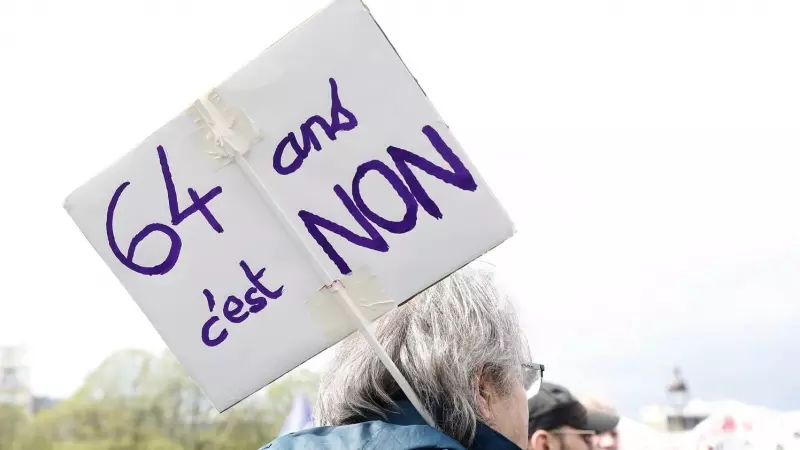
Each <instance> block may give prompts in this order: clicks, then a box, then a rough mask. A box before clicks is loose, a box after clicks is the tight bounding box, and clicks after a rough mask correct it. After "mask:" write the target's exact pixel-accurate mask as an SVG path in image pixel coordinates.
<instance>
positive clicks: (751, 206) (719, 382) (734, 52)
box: [0, 0, 800, 414]
mask: <svg viewBox="0 0 800 450" xmlns="http://www.w3.org/2000/svg"><path fill="white" fill-rule="evenodd" d="M366 3H367V5H368V6H369V7H370V8H371V10H372V12H373V14H374V15H375V17H376V18H377V20H378V21H379V23H380V24H381V25H382V26H383V28H384V30H385V31H386V33H387V34H388V36H389V38H390V39H391V40H392V42H393V43H394V45H395V47H396V48H397V50H398V51H399V53H400V55H401V56H402V57H403V58H404V60H405V62H406V63H407V65H408V66H409V68H410V69H411V71H412V72H413V73H414V75H415V76H416V77H417V79H418V80H419V81H420V83H421V85H422V87H423V88H424V89H425V91H426V93H427V94H428V95H429V97H430V98H431V99H432V101H433V102H434V104H435V105H436V107H437V108H438V110H439V112H440V113H441V115H442V116H443V117H444V119H445V120H446V121H447V122H448V124H449V125H450V127H451V128H452V130H453V131H454V133H455V134H456V136H457V137H458V138H459V140H460V142H461V144H462V145H463V146H464V148H465V149H466V151H467V152H468V153H469V155H470V157H471V158H472V160H473V162H474V163H475V164H476V165H477V166H478V168H479V169H480V171H481V173H482V175H483V176H484V177H485V178H486V179H487V181H488V183H489V184H490V185H491V187H492V188H493V189H494V191H495V193H496V194H497V195H498V197H499V198H500V200H501V201H502V202H503V204H504V205H505V206H506V207H507V209H508V210H509V212H510V213H511V216H512V218H513V219H514V220H515V221H516V223H517V226H518V229H519V234H518V235H517V236H515V237H514V238H513V239H512V240H510V241H509V242H507V243H506V244H504V245H503V246H501V247H500V248H499V249H497V250H496V251H494V252H492V253H490V254H489V255H487V256H486V258H485V259H487V260H489V261H491V262H493V263H495V264H496V265H497V266H498V270H499V272H500V274H501V275H502V276H503V277H504V279H505V281H506V283H507V286H508V288H509V289H510V290H511V292H512V293H514V294H515V295H516V299H517V300H518V302H519V304H520V309H521V312H522V315H523V319H524V321H525V324H526V325H525V326H526V332H527V333H528V335H529V337H530V339H531V341H532V344H533V349H534V353H535V356H536V359H537V361H539V362H542V363H545V364H546V365H547V366H548V371H547V376H548V377H549V378H551V379H555V380H557V381H562V382H564V383H566V384H567V385H568V386H570V387H572V388H573V389H574V390H576V391H579V392H591V393H595V394H600V395H603V396H606V397H608V398H610V399H612V400H614V401H615V402H616V403H617V404H618V405H620V406H621V407H622V408H623V409H624V410H625V411H626V412H628V413H629V414H637V413H638V408H639V407H640V406H642V405H644V404H646V403H652V402H661V401H663V400H664V397H665V394H664V386H665V385H666V383H667V382H668V381H669V379H670V373H671V368H672V366H674V365H676V364H678V365H680V366H682V367H683V368H684V372H685V374H686V376H687V377H688V380H689V383H690V386H691V387H692V388H693V389H694V391H695V394H696V395H698V396H700V397H703V398H707V399H719V398H738V399H740V400H743V401H746V402H751V403H758V404H764V405H766V406H773V407H780V408H784V409H800V376H798V370H800V362H798V358H797V355H798V354H800V351H799V350H800V327H798V323H800V307H798V305H800V276H798V274H800V176H798V172H800V82H798V80H800V60H798V57H797V55H798V54H800V28H799V27H798V26H797V24H798V23H800V3H798V2H796V1H794V0H786V1H770V0H750V1H746V0H717V1H710V0H670V1H654V0H627V1H626V0H560V1H557V2H551V1H548V2H544V1H522V0H519V1H511V0H492V1H486V0H484V1H480V2H478V1H469V0H416V1H410V0H402V1H401V0H368V1H367V2H366ZM325 4H326V2H325V1H322V0H271V1H249V0H224V1H223V0H137V1H129V2H122V1H114V2H109V1H103V0H72V1H69V2H64V1H61V0H2V1H1V2H0V87H2V90H3V91H2V96H0V130H2V155H3V162H2V163H0V189H2V210H3V213H2V221H0V243H1V245H0V273H2V282H0V289H2V294H0V345H5V344H17V343H22V344H24V345H26V346H28V348H29V349H30V358H29V361H30V363H31V365H32V370H33V371H32V380H33V386H34V389H35V391H36V392H37V393H39V394H47V395H54V396H66V395H68V394H69V393H70V392H72V390H74V389H75V388H76V387H77V386H78V385H79V383H80V382H81V380H82V378H83V377H84V376H85V375H86V373H87V372H88V371H89V370H91V369H92V368H94V367H95V366H96V365H97V364H98V363H99V362H100V361H101V360H102V359H103V358H104V357H105V356H107V355H108V354H109V353H110V352H112V351H113V350H115V349H119V348H125V347H138V348H146V349H153V350H155V349H160V348H162V347H163V343H162V341H161V339H160V338H159V336H158V334H157V333H156V332H155V330H154V329H153V328H152V327H151V325H150V324H149V322H147V320H146V319H145V317H144V315H143V314H142V313H141V312H140V311H139V309H138V307H137V306H136V304H135V303H134V302H133V300H131V299H130V297H129V296H128V295H127V293H126V292H125V290H124V289H123V288H122V286H121V285H120V284H119V282H118V281H117V280H116V279H115V278H114V276H113V275H112V273H111V271H110V270H108V268H107V267H106V266H105V264H104V263H103V261H102V260H101V259H100V258H99V257H98V256H97V255H96V253H95V252H94V250H93V249H92V248H91V246H90V245H89V244H88V243H87V242H86V240H85V239H84V237H83V236H82V235H81V233H80V232H79V230H78V228H77V227H76V226H75V225H74V224H73V223H72V221H71V220H70V218H69V217H68V215H67V214H66V213H65V212H64V210H63V209H62V206H61V205H62V202H63V200H64V198H65V197H66V196H67V195H68V194H69V193H70V192H72V190H73V189H75V188H76V187H78V186H79V185H80V184H82V183H83V182H84V181H86V180H87V179H88V178H89V177H90V176H92V175H94V174H95V173H97V172H99V171H100V170H102V169H103V168H105V167H106V166H107V165H108V164H109V163H111V162H112V161H114V160H116V159H117V158H118V157H119V156H120V155H122V154H123V153H124V152H126V151H127V150H129V149H130V148H132V147H133V146H134V145H136V144H138V143H139V141H141V140H142V139H143V138H144V137H146V136H147V135H149V134H150V133H151V132H152V131H154V130H155V129H157V128H158V127H159V126H160V125H161V124H162V123H164V122H165V121H166V120H168V119H170V118H171V117H173V116H174V115H175V114H177V113H178V112H180V111H181V110H183V109H184V108H185V107H186V106H187V105H188V104H189V103H190V102H191V101H192V100H194V99H195V98H196V97H197V96H198V95H199V94H202V93H203V92H205V91H207V90H208V88H210V87H211V86H214V85H215V84H218V83H219V82H220V81H222V80H223V79H225V78H226V77H227V76H228V75H229V74H230V73H232V72H233V71H234V70H236V69H238V68H239V67H240V66H242V65H243V64H244V63H246V62H247V61H248V60H250V59H252V58H253V57H254V56H255V55H257V54H258V53H259V52H260V51H261V50H263V49H264V48H265V47H266V46H268V45H269V44H270V43H272V42H273V41H274V40H276V39H277V38H279V37H280V36H282V35H283V34H285V33H286V32H287V31H289V30H290V29H291V28H292V27H293V26H294V25H296V24H297V23H299V22H300V21H302V20H303V19H304V18H306V17H307V16H308V15H310V14H312V13H313V12H315V11H316V10H317V9H318V8H320V7H322V6H324V5H325Z"/></svg>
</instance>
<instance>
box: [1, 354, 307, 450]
mask: <svg viewBox="0 0 800 450" xmlns="http://www.w3.org/2000/svg"><path fill="white" fill-rule="evenodd" d="M318 383H319V377H318V375H317V374H316V373H313V372H308V371H302V370H296V371H294V372H292V373H290V374H288V375H286V376H284V377H283V378H281V379H279V380H277V381H276V382H274V383H272V384H271V385H270V386H269V387H267V388H266V389H263V390H262V391H260V392H257V393H256V394H254V395H252V396H251V397H250V398H248V399H246V400H244V401H243V402H241V403H240V404H238V405H236V406H234V407H233V408H231V409H230V410H228V411H226V412H224V413H223V414H218V413H217V412H216V411H215V410H214V408H213V407H212V406H211V404H210V403H209V402H208V400H207V399H206V398H205V397H204V396H203V394H202V393H201V392H200V389H198V388H197V386H196V385H195V384H194V382H193V381H192V380H191V379H190V378H189V377H188V376H187V375H186V373H185V372H184V370H183V368H182V367H181V366H180V364H178V362H177V361H176V360H175V358H174V357H173V356H172V355H171V354H170V353H165V354H163V355H160V356H158V355H153V354H150V353H147V352H142V351H135V350H128V351H121V352H118V353H115V354H113V355H111V356H110V357H109V358H107V359H106V360H105V361H104V362H103V363H102V364H101V365H100V366H99V367H98V368H97V369H96V370H95V371H94V372H92V373H91V374H90V375H89V376H88V377H87V378H86V380H85V382H84V384H83V386H81V388H80V389H79V390H78V391H77V392H76V393H75V394H74V395H73V396H72V397H70V398H68V399H67V400H64V401H63V402H61V403H59V404H58V405H56V406H55V407H53V408H51V409H49V410H46V411H43V412H41V413H40V414H38V415H37V416H36V417H34V418H32V419H30V418H28V417H27V416H26V414H25V413H24V412H22V411H18V412H16V413H15V412H13V411H12V410H11V409H9V410H8V411H6V410H5V409H0V450H22V449H24V450H212V449H213V450H239V449H248V450H254V449H257V448H259V446H261V445H263V444H264V443H266V442H269V441H271V440H272V439H274V438H275V437H276V436H277V434H278V431H279V430H280V428H281V426H282V424H283V420H284V418H285V416H286V415H287V414H288V413H289V410H290V408H291V405H292V401H293V399H294V395H296V394H298V393H299V394H302V395H305V396H307V397H308V398H309V399H313V398H314V397H315V396H316V389H317V385H318ZM6 428H8V430H9V431H6ZM6 436H10V437H9V438H7V439H6V438H5V437H6Z"/></svg>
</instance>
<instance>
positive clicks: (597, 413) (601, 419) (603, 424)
mask: <svg viewBox="0 0 800 450" xmlns="http://www.w3.org/2000/svg"><path fill="white" fill-rule="evenodd" d="M583 405H584V406H585V407H586V418H587V423H588V426H589V429H590V430H592V431H594V433H595V435H594V437H593V438H592V448H593V449H594V450H619V433H618V432H617V426H618V425H619V414H617V412H616V411H615V410H614V408H612V407H611V406H609V405H608V404H606V403H603V402H601V401H599V400H597V399H594V398H588V399H584V400H583Z"/></svg>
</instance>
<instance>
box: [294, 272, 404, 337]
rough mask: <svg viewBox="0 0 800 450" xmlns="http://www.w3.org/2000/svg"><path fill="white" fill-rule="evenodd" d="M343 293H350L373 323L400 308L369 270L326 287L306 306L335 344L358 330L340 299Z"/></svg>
mask: <svg viewBox="0 0 800 450" xmlns="http://www.w3.org/2000/svg"><path fill="white" fill-rule="evenodd" d="M342 289H346V290H347V294H348V295H349V296H350V298H351V299H352V300H353V303H355V305H356V306H357V307H358V309H359V311H360V312H361V314H362V315H363V316H364V318H366V319H367V320H368V321H370V322H372V321H374V320H375V319H377V318H378V317H380V316H382V315H384V314H385V313H387V312H389V311H391V310H392V309H394V308H395V307H397V303H396V302H395V301H394V300H392V299H391V298H389V296H388V295H386V292H384V290H383V288H382V287H381V285H380V282H379V281H378V278H377V277H376V276H375V275H373V274H372V271H371V270H370V269H369V268H368V267H363V268H359V269H357V270H355V271H353V272H351V273H350V274H349V275H345V276H343V277H342V278H340V279H339V280H336V281H335V282H333V283H331V284H330V285H327V286H323V288H322V289H320V290H319V291H317V292H315V293H314V294H312V295H311V296H310V297H309V298H308V299H306V301H305V303H306V306H307V307H308V310H309V315H310V316H311V318H312V320H313V321H314V323H315V324H316V325H317V326H318V327H319V329H320V330H321V331H322V333H323V334H324V335H325V337H326V338H328V339H330V340H332V341H336V342H338V341H340V340H341V339H344V338H345V337H347V336H348V335H350V334H351V333H353V332H354V331H356V330H358V329H359V326H358V324H357V323H356V321H355V319H354V318H353V316H352V314H351V313H350V312H349V311H348V310H347V308H348V306H347V304H346V303H345V301H344V300H343V299H342V296H341V295H340V292H339V291H340V290H342Z"/></svg>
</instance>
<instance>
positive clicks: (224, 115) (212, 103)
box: [187, 90, 263, 164]
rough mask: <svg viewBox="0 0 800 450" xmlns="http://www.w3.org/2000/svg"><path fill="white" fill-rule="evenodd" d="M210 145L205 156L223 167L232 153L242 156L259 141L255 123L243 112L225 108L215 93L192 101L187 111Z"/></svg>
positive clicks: (229, 160)
mask: <svg viewBox="0 0 800 450" xmlns="http://www.w3.org/2000/svg"><path fill="white" fill-rule="evenodd" d="M187 113H188V114H189V116H190V117H191V118H192V119H193V120H194V122H195V123H196V124H197V126H198V127H200V129H201V130H202V131H204V132H205V138H206V139H207V140H208V141H209V143H210V144H211V150H210V151H209V153H210V154H211V155H212V156H213V157H214V158H216V159H220V160H222V161H223V163H224V164H227V163H229V162H231V161H232V159H233V158H234V153H238V154H240V155H243V154H245V153H247V151H249V150H250V149H251V148H252V147H253V146H254V145H255V144H257V143H258V142H260V141H261V140H262V139H263V135H262V134H261V131H260V130H259V129H258V127H257V126H256V124H255V122H253V121H252V120H250V118H249V117H248V116H247V114H245V112H244V111H242V110H240V109H238V108H235V107H233V106H228V105H227V104H226V103H225V101H224V100H223V99H222V97H221V96H220V95H219V93H218V92H217V91H216V90H211V91H210V92H208V93H207V94H206V95H204V96H203V97H201V98H199V99H198V100H196V101H195V102H194V103H193V104H192V106H190V107H189V108H188V110H187Z"/></svg>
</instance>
